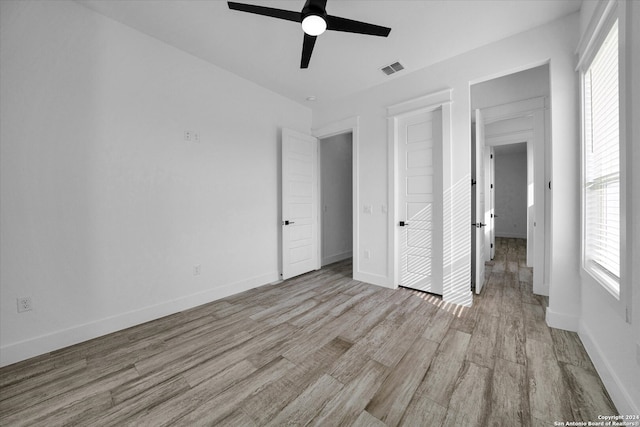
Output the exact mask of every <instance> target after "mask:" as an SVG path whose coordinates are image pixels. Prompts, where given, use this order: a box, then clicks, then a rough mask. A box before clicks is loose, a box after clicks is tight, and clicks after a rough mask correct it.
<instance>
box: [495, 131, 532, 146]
mask: <svg viewBox="0 0 640 427" xmlns="http://www.w3.org/2000/svg"><path fill="white" fill-rule="evenodd" d="M531 140H533V129H529V130H522V131H516V132H509V133H502V134H499V135H491V136H486V135H485V137H484V145H486V146H489V147H497V146H499V145H509V144H517V143H519V142H528V141H531Z"/></svg>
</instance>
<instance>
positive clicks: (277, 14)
mask: <svg viewBox="0 0 640 427" xmlns="http://www.w3.org/2000/svg"><path fill="white" fill-rule="evenodd" d="M227 5H229V9H231V10H238V11H240V12H249V13H255V14H256V15H264V16H270V17H271V18H278V19H285V20H287V21H293V22H302V14H301V13H300V12H296V11H293V10H284V9H275V8H273V7H265V6H256V5H253V4H245V3H236V2H234V1H228V2H227Z"/></svg>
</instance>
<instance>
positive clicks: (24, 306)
mask: <svg viewBox="0 0 640 427" xmlns="http://www.w3.org/2000/svg"><path fill="white" fill-rule="evenodd" d="M32 309H33V305H32V303H31V297H22V298H18V313H22V312H25V311H31V310H32Z"/></svg>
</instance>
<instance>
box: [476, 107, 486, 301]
mask: <svg viewBox="0 0 640 427" xmlns="http://www.w3.org/2000/svg"><path fill="white" fill-rule="evenodd" d="M475 150H476V155H475V163H476V164H475V171H476V177H475V179H476V185H475V188H476V191H475V197H476V212H475V218H473V220H474V221H473V223H474V225H475V230H476V232H475V233H476V238H475V263H476V265H475V269H474V274H475V277H474V283H475V285H476V293H477V294H479V293H480V292H481V291H482V285H483V284H484V261H485V252H484V251H485V236H484V230H485V228H486V224H487V223H486V218H485V215H486V212H485V199H484V193H485V189H484V162H485V159H484V120H483V119H482V112H481V111H480V110H476V142H475Z"/></svg>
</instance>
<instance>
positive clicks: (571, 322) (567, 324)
mask: <svg viewBox="0 0 640 427" xmlns="http://www.w3.org/2000/svg"><path fill="white" fill-rule="evenodd" d="M546 321H547V325H549V326H550V327H552V328H556V329H564V330H565V331H571V332H578V327H579V326H580V318H579V317H578V316H574V315H571V314H565V313H558V312H556V311H553V310H551V309H550V308H549V307H547V314H546Z"/></svg>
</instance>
